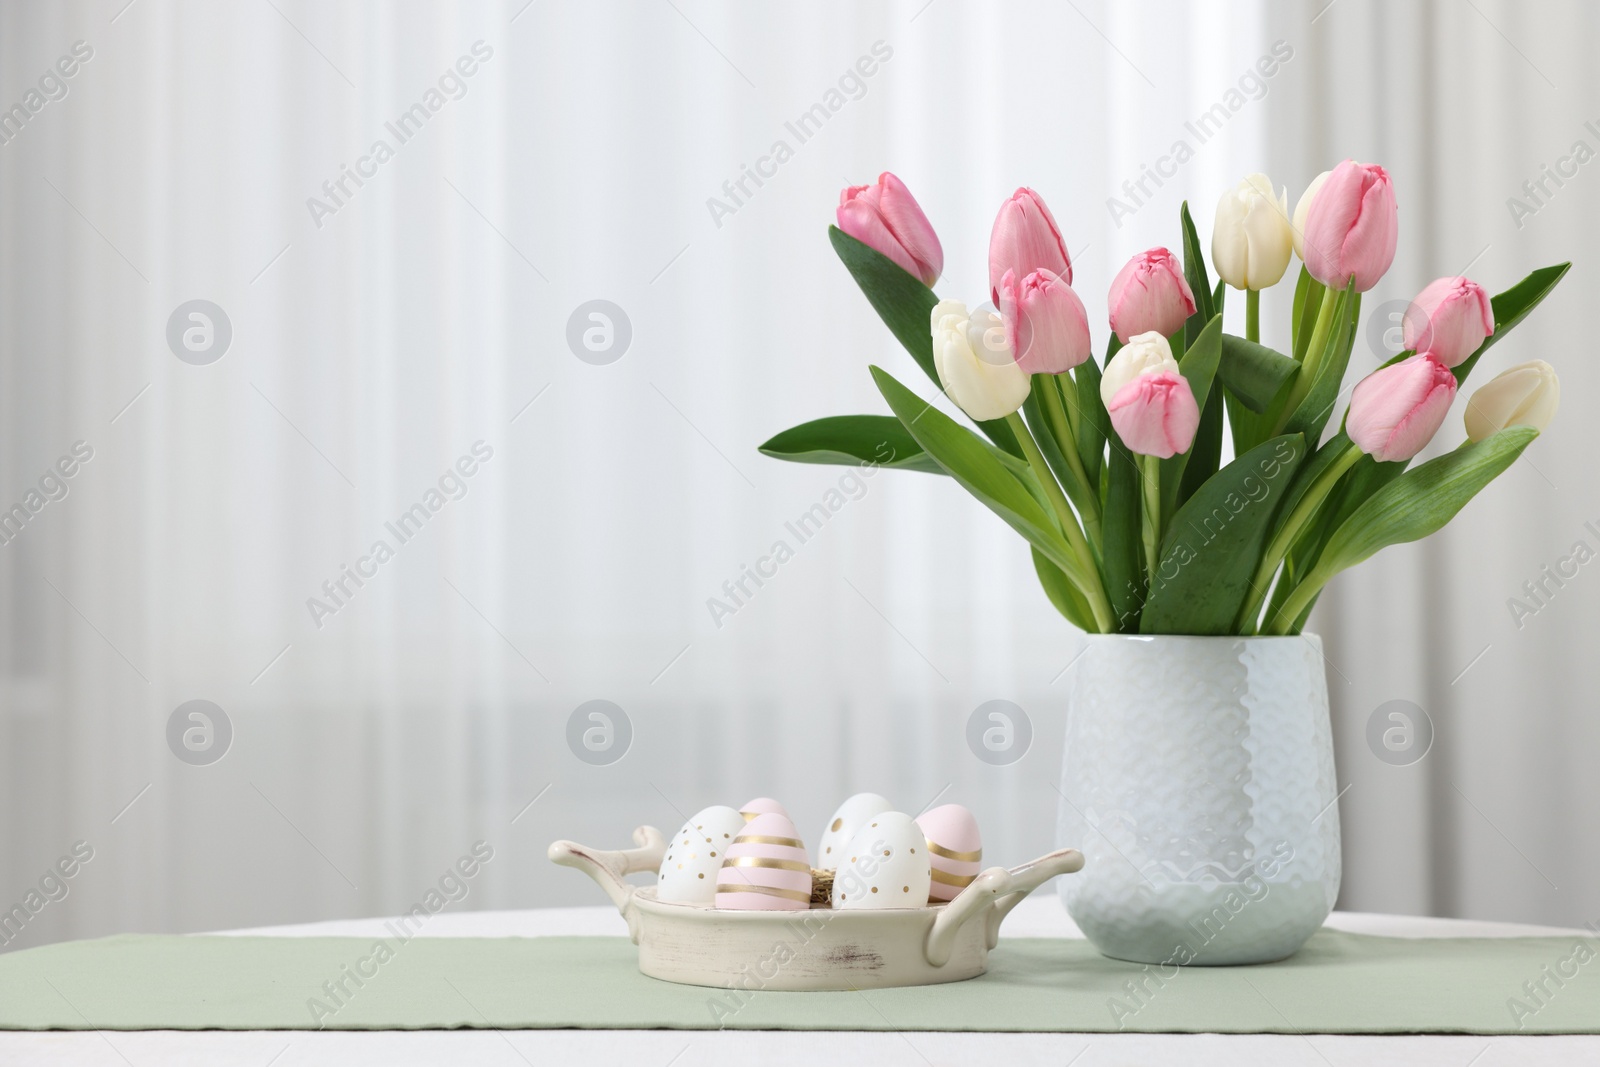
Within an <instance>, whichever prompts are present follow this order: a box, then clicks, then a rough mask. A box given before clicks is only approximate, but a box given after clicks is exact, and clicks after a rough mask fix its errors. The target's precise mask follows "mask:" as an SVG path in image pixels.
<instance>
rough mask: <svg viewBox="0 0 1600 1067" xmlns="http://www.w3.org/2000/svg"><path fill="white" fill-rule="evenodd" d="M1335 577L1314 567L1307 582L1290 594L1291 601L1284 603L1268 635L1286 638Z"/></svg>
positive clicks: (1268, 628) (1331, 573)
mask: <svg viewBox="0 0 1600 1067" xmlns="http://www.w3.org/2000/svg"><path fill="white" fill-rule="evenodd" d="M1332 577H1333V572H1331V571H1324V570H1323V568H1322V567H1320V566H1317V567H1313V568H1312V570H1311V573H1310V574H1308V575H1306V580H1305V581H1303V582H1301V583H1300V584H1299V585H1297V586H1295V588H1294V592H1292V593H1290V594H1289V599H1288V600H1286V601H1284V603H1283V607H1282V608H1281V609H1279V611H1278V614H1277V616H1276V617H1274V618H1273V619H1272V621H1271V622H1270V623H1269V625H1268V626H1267V629H1266V633H1268V634H1270V635H1271V636H1273V637H1284V636H1287V635H1288V634H1289V632H1290V631H1291V630H1293V629H1294V621H1295V620H1296V619H1298V618H1299V617H1300V615H1301V613H1302V612H1304V611H1305V610H1306V608H1308V607H1310V606H1311V602H1312V601H1313V600H1315V599H1316V598H1317V594H1318V593H1320V592H1322V587H1323V586H1325V585H1327V584H1328V580H1329V579H1330V578H1332Z"/></svg>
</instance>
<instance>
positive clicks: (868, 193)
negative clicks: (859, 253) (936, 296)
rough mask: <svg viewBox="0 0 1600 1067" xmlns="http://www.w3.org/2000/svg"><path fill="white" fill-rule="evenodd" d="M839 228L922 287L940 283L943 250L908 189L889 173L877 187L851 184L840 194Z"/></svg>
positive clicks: (937, 236) (880, 180)
mask: <svg viewBox="0 0 1600 1067" xmlns="http://www.w3.org/2000/svg"><path fill="white" fill-rule="evenodd" d="M838 220H839V229H841V230H843V231H844V232H845V233H847V234H849V235H850V236H851V237H854V238H855V239H856V240H858V241H860V242H861V243H862V244H865V245H868V246H870V247H872V248H874V249H876V250H877V251H879V252H882V253H883V254H884V255H886V256H888V257H889V258H890V259H892V260H894V261H895V262H896V263H898V264H899V265H900V266H901V267H902V268H903V269H904V270H905V271H906V273H908V274H911V275H914V276H916V277H918V278H920V279H922V284H923V285H932V284H933V283H934V282H936V281H938V280H939V275H940V273H941V272H943V270H944V249H943V248H941V247H940V245H939V235H938V234H936V233H934V232H933V226H932V225H931V224H930V223H929V222H928V216H926V215H924V214H923V213H922V207H921V206H920V205H919V204H918V203H917V200H916V198H915V197H914V196H912V195H911V190H909V189H907V188H906V187H905V183H904V182H902V181H901V180H900V179H899V178H896V177H895V176H894V175H893V174H890V173H889V172H888V171H884V172H883V173H882V174H880V175H878V183H877V184H876V185H852V186H850V187H848V188H847V189H845V190H844V191H843V192H841V193H840V194H839V211H838Z"/></svg>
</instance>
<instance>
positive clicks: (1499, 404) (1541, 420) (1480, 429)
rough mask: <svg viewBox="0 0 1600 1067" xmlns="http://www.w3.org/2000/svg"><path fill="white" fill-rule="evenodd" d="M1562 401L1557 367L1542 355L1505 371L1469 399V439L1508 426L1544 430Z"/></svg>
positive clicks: (1478, 438)
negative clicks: (1547, 361)
mask: <svg viewBox="0 0 1600 1067" xmlns="http://www.w3.org/2000/svg"><path fill="white" fill-rule="evenodd" d="M1560 404H1561V382H1560V381H1558V380H1557V379H1556V369H1555V368H1554V367H1552V366H1551V365H1550V364H1548V363H1546V362H1545V361H1544V360H1542V359H1536V360H1533V361H1532V362H1529V363H1519V364H1518V365H1517V366H1515V367H1512V368H1511V369H1510V370H1507V371H1503V372H1501V373H1500V374H1498V375H1496V376H1495V377H1494V378H1492V379H1490V380H1489V381H1488V382H1487V383H1485V384H1484V386H1483V388H1481V389H1479V390H1478V391H1477V392H1476V393H1473V394H1472V399H1470V400H1468V401H1467V416H1466V421H1467V439H1468V440H1471V441H1482V440H1483V439H1484V438H1485V437H1492V436H1494V435H1495V434H1497V433H1499V432H1500V431H1501V430H1503V429H1505V428H1506V427H1507V426H1532V427H1533V428H1534V429H1535V430H1538V431H1540V432H1541V433H1542V432H1543V431H1544V428H1545V427H1546V426H1549V425H1550V420H1552V419H1554V418H1555V417H1556V408H1557V407H1559V406H1560Z"/></svg>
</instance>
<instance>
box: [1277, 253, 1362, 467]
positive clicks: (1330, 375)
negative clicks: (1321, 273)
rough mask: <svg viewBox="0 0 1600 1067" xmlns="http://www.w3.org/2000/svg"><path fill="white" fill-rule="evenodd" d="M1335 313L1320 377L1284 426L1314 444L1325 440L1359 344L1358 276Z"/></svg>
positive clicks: (1317, 374) (1359, 308) (1286, 429)
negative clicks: (1353, 353) (1354, 351)
mask: <svg viewBox="0 0 1600 1067" xmlns="http://www.w3.org/2000/svg"><path fill="white" fill-rule="evenodd" d="M1330 299H1332V297H1330ZM1334 313H1335V316H1336V317H1335V319H1334V323H1333V328H1332V334H1331V336H1330V338H1329V343H1328V348H1327V351H1326V352H1324V353H1323V356H1322V361H1321V363H1320V364H1319V365H1318V366H1317V368H1316V378H1315V379H1314V380H1313V381H1312V383H1311V388H1310V389H1309V390H1307V392H1306V395H1305V397H1304V399H1302V400H1301V401H1300V404H1299V406H1298V407H1296V408H1295V409H1294V411H1293V412H1291V413H1290V415H1289V419H1288V421H1287V422H1285V423H1284V427H1283V428H1284V432H1285V433H1303V434H1305V436H1306V440H1307V441H1310V442H1312V443H1313V444H1315V443H1316V442H1317V441H1320V440H1321V439H1322V431H1323V428H1324V427H1326V426H1327V425H1328V418H1329V416H1331V415H1332V414H1333V407H1334V405H1335V404H1337V403H1338V401H1339V392H1340V388H1341V386H1342V385H1343V383H1344V372H1345V369H1346V368H1348V367H1349V365H1350V349H1351V347H1352V346H1353V345H1354V344H1355V324H1356V322H1357V320H1358V319H1359V318H1360V315H1361V294H1360V293H1358V292H1356V291H1355V280H1354V279H1352V280H1351V282H1350V286H1349V288H1347V289H1346V290H1345V292H1344V295H1343V299H1342V300H1341V302H1340V303H1339V304H1338V305H1336V307H1335V309H1334Z"/></svg>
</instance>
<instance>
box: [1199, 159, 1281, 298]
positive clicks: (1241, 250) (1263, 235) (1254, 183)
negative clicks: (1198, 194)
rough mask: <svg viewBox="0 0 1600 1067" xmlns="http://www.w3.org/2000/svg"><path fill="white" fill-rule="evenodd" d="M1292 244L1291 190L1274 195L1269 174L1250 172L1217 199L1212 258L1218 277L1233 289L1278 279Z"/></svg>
mask: <svg viewBox="0 0 1600 1067" xmlns="http://www.w3.org/2000/svg"><path fill="white" fill-rule="evenodd" d="M1293 247H1294V234H1293V232H1292V230H1291V228H1290V226H1289V194H1288V193H1287V192H1280V193H1278V194H1277V195H1276V196H1274V195H1273V193H1272V182H1271V180H1270V179H1268V177H1267V176H1266V175H1265V174H1252V175H1250V176H1248V177H1247V178H1245V179H1244V180H1243V181H1241V182H1240V183H1239V184H1238V185H1236V186H1235V187H1234V188H1232V189H1230V190H1229V191H1228V192H1226V193H1223V194H1222V199H1221V200H1218V201H1217V220H1216V222H1215V224H1214V225H1213V226H1212V228H1211V262H1212V263H1213V264H1214V265H1215V266H1216V268H1217V277H1219V278H1221V279H1222V280H1223V281H1225V282H1227V283H1228V284H1229V285H1231V286H1233V287H1234V288H1235V289H1265V288H1267V287H1268V286H1269V285H1277V284H1278V279H1280V278H1282V277H1283V272H1284V270H1285V269H1287V268H1288V266H1289V252H1290V251H1291V250H1292V249H1293Z"/></svg>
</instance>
